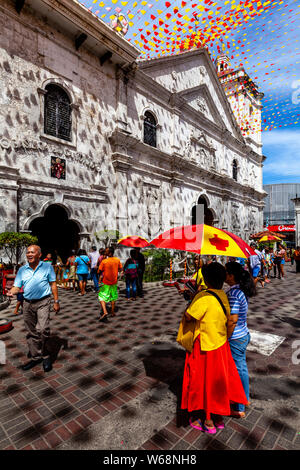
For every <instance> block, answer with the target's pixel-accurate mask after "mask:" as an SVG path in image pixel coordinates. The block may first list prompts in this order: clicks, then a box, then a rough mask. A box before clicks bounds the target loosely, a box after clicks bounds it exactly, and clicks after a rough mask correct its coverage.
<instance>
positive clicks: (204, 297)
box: [177, 262, 248, 434]
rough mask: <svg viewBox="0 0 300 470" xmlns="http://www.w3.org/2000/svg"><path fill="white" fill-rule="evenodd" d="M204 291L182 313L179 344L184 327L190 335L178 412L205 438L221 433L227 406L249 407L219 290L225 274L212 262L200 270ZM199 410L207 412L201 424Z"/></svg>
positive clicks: (227, 309)
mask: <svg viewBox="0 0 300 470" xmlns="http://www.w3.org/2000/svg"><path fill="white" fill-rule="evenodd" d="M202 274H203V278H204V282H205V284H206V286H207V287H208V290H203V291H201V292H199V293H197V294H196V296H195V297H194V299H193V301H192V303H191V304H190V306H189V307H188V309H187V310H186V311H185V313H184V316H183V320H182V323H181V325H180V328H179V332H178V336H177V341H178V342H179V343H180V344H182V345H184V338H185V336H186V335H185V334H184V331H186V327H188V329H189V331H190V333H191V335H190V337H191V338H190V341H189V344H188V345H186V349H187V352H186V359H185V367H184V376H183V385H182V399H181V408H182V409H185V410H187V411H188V412H189V413H191V414H192V416H191V418H190V421H189V422H190V425H191V426H192V427H193V428H195V429H198V430H203V431H204V432H206V433H208V434H215V433H216V428H218V429H223V428H224V423H223V420H222V416H230V414H231V409H230V404H231V402H235V403H241V404H247V402H248V400H247V397H246V395H245V392H244V389H243V385H242V382H241V379H240V376H239V374H238V371H237V368H236V365H235V363H234V360H233V358H232V355H231V351H230V347H229V343H228V341H227V322H228V320H229V319H230V307H229V303H228V299H227V296H226V294H225V292H224V291H223V290H222V287H223V283H224V282H225V279H226V270H225V268H224V266H222V265H221V264H220V263H217V262H212V263H210V264H207V265H204V266H203V268H202ZM197 410H203V411H204V412H205V418H204V419H202V420H201V419H200V417H199V415H198V411H197Z"/></svg>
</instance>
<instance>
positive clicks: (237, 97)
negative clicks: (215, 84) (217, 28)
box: [215, 54, 264, 155]
mask: <svg viewBox="0 0 300 470" xmlns="http://www.w3.org/2000/svg"><path fill="white" fill-rule="evenodd" d="M215 65H216V69H217V74H218V77H219V80H220V82H221V84H222V86H223V89H224V91H225V93H226V96H227V98H228V100H229V103H230V105H231V109H232V111H233V114H234V116H235V119H236V121H237V123H238V125H239V127H240V129H241V131H242V134H243V136H244V138H245V140H246V142H247V143H248V144H249V145H250V146H251V147H252V148H253V150H254V151H255V152H257V153H259V154H260V155H262V141H261V111H262V104H261V100H262V98H263V96H264V94H263V93H260V92H259V91H258V86H257V84H256V83H255V82H254V81H253V80H252V79H251V78H250V77H249V75H248V74H247V73H246V72H245V69H244V68H243V67H239V68H237V69H233V68H232V67H231V64H230V61H229V57H228V56H227V55H225V54H222V55H219V56H218V57H217V59H216V61H215Z"/></svg>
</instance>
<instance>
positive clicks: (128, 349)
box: [0, 266, 300, 450]
mask: <svg viewBox="0 0 300 470" xmlns="http://www.w3.org/2000/svg"><path fill="white" fill-rule="evenodd" d="M286 271H287V275H286V278H285V279H284V280H278V279H272V280H271V283H270V284H268V285H266V287H265V289H262V288H261V287H260V286H259V287H258V296H257V297H256V298H255V299H251V302H250V309H249V327H250V328H251V329H253V330H256V331H260V332H263V333H271V334H275V335H280V336H283V337H285V340H284V341H283V342H282V343H281V344H280V346H279V347H278V348H277V349H276V350H275V351H274V352H273V353H272V354H271V355H270V356H266V355H262V354H260V353H259V352H253V351H249V352H248V356H247V357H248V366H249V373H250V381H251V382H250V386H251V392H250V393H251V406H250V408H249V409H248V411H247V415H246V419H243V420H237V419H233V418H229V417H226V418H225V429H224V430H219V431H218V432H217V434H216V435H214V436H211V435H207V434H204V433H201V432H200V431H197V430H195V429H192V428H191V427H190V426H189V425H188V423H187V421H186V416H185V415H184V413H182V412H180V394H181V381H182V371H183V365H184V357H185V354H184V351H183V350H182V349H181V348H180V347H179V346H178V345H177V344H176V341H175V338H176V333H177V329H178V324H179V320H180V318H181V314H182V312H183V309H184V307H185V302H184V300H183V299H182V298H181V297H179V295H177V292H176V291H175V289H174V290H173V289H172V288H163V287H156V288H149V287H148V288H147V289H146V294H145V298H144V299H138V300H137V301H136V302H130V301H127V300H126V299H125V297H124V291H122V290H121V291H120V300H119V302H118V311H117V316H116V317H114V318H110V320H109V323H107V324H103V323H100V322H99V321H98V317H99V306H98V302H97V297H96V294H95V293H93V292H89V293H88V294H87V295H86V296H85V297H83V298H82V297H80V296H79V295H78V294H77V293H73V292H70V291H62V290H60V298H61V304H62V310H61V313H60V314H59V315H56V316H55V315H54V314H53V316H52V320H51V332H52V338H51V351H52V354H53V357H56V360H55V362H54V365H53V370H52V371H51V372H50V373H48V374H45V373H44V372H43V370H42V367H40V366H37V367H36V368H35V369H33V370H31V371H28V372H23V371H22V370H21V369H20V365H21V364H22V363H24V362H25V361H26V360H27V359H26V354H27V347H26V340H25V330H24V327H23V321H22V316H21V315H20V316H18V317H15V316H14V315H13V314H12V310H13V308H12V307H13V306H11V307H10V309H6V310H4V311H2V312H0V318H3V317H5V318H14V320H15V321H14V329H13V330H12V331H11V332H9V333H6V334H2V335H1V336H0V339H1V340H3V341H4V342H5V344H6V350H7V363H6V365H2V366H0V379H1V384H0V449H30V450H31V449H54V448H56V449H115V450H116V449H123V450H128V449H130V450H133V449H145V450H160V449H164V450H170V449H177V450H188V449H190V450H195V449H199V450H200V449H230V450H232V449H278V450H285V449H290V450H292V449H300V397H299V394H300V382H299V378H298V376H299V365H297V364H296V363H295V364H293V362H292V355H293V354H294V358H296V359H297V358H298V359H299V358H300V352H299V354H298V355H297V351H296V349H293V346H295V343H294V342H295V340H297V339H298V340H299V339H300V338H299V327H300V314H299V300H300V297H299V281H300V276H299V275H298V276H297V275H296V274H295V273H294V271H295V267H291V266H287V267H286ZM293 343H294V344H293ZM299 347H300V346H298V349H299ZM294 362H297V361H295V360H294Z"/></svg>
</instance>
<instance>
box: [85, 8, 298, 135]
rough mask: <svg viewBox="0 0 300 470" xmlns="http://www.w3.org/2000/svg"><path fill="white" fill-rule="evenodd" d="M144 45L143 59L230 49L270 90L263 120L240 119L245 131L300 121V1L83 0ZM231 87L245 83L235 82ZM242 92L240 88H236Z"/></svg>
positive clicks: (235, 64)
mask: <svg viewBox="0 0 300 470" xmlns="http://www.w3.org/2000/svg"><path fill="white" fill-rule="evenodd" d="M79 3H80V4H81V5H83V6H84V7H85V8H87V9H88V10H89V11H90V12H91V14H93V15H96V16H97V17H98V18H100V19H101V20H102V21H105V22H106V23H108V24H110V25H111V27H113V28H114V29H115V30H116V31H117V32H118V33H119V34H123V36H124V38H125V39H126V40H128V41H129V42H131V43H132V44H133V45H134V46H135V47H136V48H137V49H138V50H139V51H140V54H141V55H140V59H141V60H155V59H156V58H160V57H166V56H168V55H176V54H180V53H184V52H186V51H189V50H192V49H197V48H203V47H204V48H206V49H207V50H208V52H209V54H210V56H211V58H212V60H215V59H216V58H217V57H218V56H220V55H223V54H224V55H227V56H228V57H229V59H230V61H231V67H232V68H233V69H236V68H239V67H242V68H243V69H244V70H245V73H246V74H247V75H248V76H249V77H247V79H246V82H247V83H245V84H244V85H245V87H247V92H248V93H250V94H251V93H253V94H254V95H255V93H257V88H258V89H259V91H260V92H262V93H264V97H263V98H262V105H263V115H262V121H261V122H260V121H258V120H257V122H256V121H255V119H251V123H250V122H249V120H248V119H247V117H244V118H241V120H243V122H241V124H240V125H241V128H242V130H243V134H244V135H250V134H251V133H253V132H260V130H263V131H270V130H273V129H277V128H280V127H286V126H289V125H291V126H297V125H299V114H300V109H299V104H300V73H299V63H300V57H299V56H300V51H299V39H298V38H299V36H300V35H299V27H300V21H299V20H300V17H299V14H300V0H287V1H278V0H277V1H273V0H267V1H263V0H218V1H213V0H200V1H199V0H198V1H195V0H187V1H184V0H177V1H175V2H174V1H172V0H171V1H166V0H151V1H150V2H147V1H146V0H127V1H122V0H101V1H99V0H81V2H79ZM228 86H230V87H231V88H234V87H239V86H240V84H237V83H235V81H234V80H233V81H232V82H230V81H229V83H228ZM236 91H237V90H236Z"/></svg>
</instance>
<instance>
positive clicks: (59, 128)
mask: <svg viewBox="0 0 300 470" xmlns="http://www.w3.org/2000/svg"><path fill="white" fill-rule="evenodd" d="M45 90H46V94H45V114H44V116H45V118H44V132H45V134H48V135H52V136H54V137H57V138H58V139H63V140H68V141H71V140H72V138H71V129H72V122H71V118H72V114H71V103H70V99H69V96H68V95H67V93H66V92H65V91H64V90H63V89H62V88H61V87H59V86H57V85H54V84H49V85H47V86H46V88H45Z"/></svg>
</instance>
